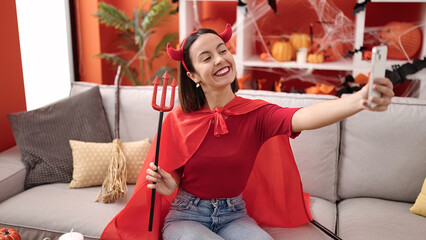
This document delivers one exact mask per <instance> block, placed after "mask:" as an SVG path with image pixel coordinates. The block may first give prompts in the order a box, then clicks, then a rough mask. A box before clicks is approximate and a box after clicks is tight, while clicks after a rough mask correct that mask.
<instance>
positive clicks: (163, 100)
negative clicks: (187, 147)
mask: <svg viewBox="0 0 426 240" xmlns="http://www.w3.org/2000/svg"><path fill="white" fill-rule="evenodd" d="M169 78H170V77H169V74H168V73H167V72H166V73H164V75H163V91H162V93H161V102H160V106H158V105H157V88H158V85H160V81H159V80H158V76H157V77H156V78H155V80H154V82H153V83H154V91H153V93H152V108H154V109H155V110H157V111H159V112H160V119H159V121H158V130H157V145H156V146H155V160H154V164H155V166H158V155H159V154H160V138H161V128H162V126H163V113H164V112H170V111H171V110H172V109H173V106H174V103H175V89H176V86H177V82H176V79H174V78H173V81H172V83H171V84H170V86H171V87H172V91H171V92H172V95H171V97H170V106H168V107H167V106H166V95H167V84H168V81H169ZM155 171H156V172H157V170H155ZM153 184H155V182H154V183H153ZM155 192H156V191H155V189H152V194H151V211H150V213H149V226H148V231H150V232H151V231H152V222H153V219H154V204H155Z"/></svg>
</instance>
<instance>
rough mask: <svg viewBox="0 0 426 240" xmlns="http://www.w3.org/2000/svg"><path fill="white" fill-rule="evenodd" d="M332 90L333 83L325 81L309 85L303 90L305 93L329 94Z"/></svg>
mask: <svg viewBox="0 0 426 240" xmlns="http://www.w3.org/2000/svg"><path fill="white" fill-rule="evenodd" d="M333 90H334V86H333V85H328V84H325V83H321V84H319V83H317V84H316V85H315V86H312V87H309V88H306V89H305V92H306V93H307V94H323V95H326V94H331V93H332V92H333Z"/></svg>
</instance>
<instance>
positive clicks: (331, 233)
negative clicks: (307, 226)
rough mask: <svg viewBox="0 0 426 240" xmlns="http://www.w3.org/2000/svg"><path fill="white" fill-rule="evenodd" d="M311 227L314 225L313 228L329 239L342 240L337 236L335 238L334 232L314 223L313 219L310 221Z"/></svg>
mask: <svg viewBox="0 0 426 240" xmlns="http://www.w3.org/2000/svg"><path fill="white" fill-rule="evenodd" d="M311 223H312V224H313V225H315V227H317V228H319V229H320V230H321V231H323V232H324V233H325V234H327V235H328V236H329V237H331V238H332V239H335V240H342V239H341V238H340V237H339V236H337V235H336V234H335V233H334V232H332V231H330V229H328V228H326V227H324V226H323V225H321V224H320V223H319V222H317V221H315V220H314V219H312V222H311Z"/></svg>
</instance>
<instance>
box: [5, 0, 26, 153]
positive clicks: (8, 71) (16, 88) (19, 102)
mask: <svg viewBox="0 0 426 240" xmlns="http://www.w3.org/2000/svg"><path fill="white" fill-rule="evenodd" d="M0 34H1V35H2V37H0V53H1V54H0V74H1V80H0V81H1V82H0V152H1V151H3V150H5V149H7V148H10V147H11V146H14V145H15V139H14V137H13V133H12V130H11V128H10V124H9V121H8V119H7V117H6V116H7V114H8V113H11V112H20V111H25V109H26V106H25V92H24V82H23V77H22V65H21V51H20V47H19V36H18V23H17V18H16V6H15V1H14V0H2V1H0Z"/></svg>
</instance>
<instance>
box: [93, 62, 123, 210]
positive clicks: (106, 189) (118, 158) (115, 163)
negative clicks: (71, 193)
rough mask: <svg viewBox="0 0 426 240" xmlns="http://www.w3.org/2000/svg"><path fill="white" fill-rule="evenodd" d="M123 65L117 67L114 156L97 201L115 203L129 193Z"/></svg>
mask: <svg viewBox="0 0 426 240" xmlns="http://www.w3.org/2000/svg"><path fill="white" fill-rule="evenodd" d="M120 74H121V66H120V65H119V66H118V68H117V74H116V75H115V82H114V84H115V87H116V89H115V139H114V141H113V142H112V152H111V153H112V156H111V161H110V162H109V166H108V173H107V175H106V177H105V180H104V182H103V184H102V188H101V190H100V191H99V193H98V196H97V197H96V200H95V201H96V202H99V201H101V200H102V202H103V203H113V202H114V201H115V200H116V199H120V198H122V197H125V196H126V193H127V165H126V156H125V155H124V153H123V150H122V149H121V141H120V131H119V128H120V127H119V125H120V124H119V122H120V109H119V106H120V104H119V102H120V96H119V89H120Z"/></svg>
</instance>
